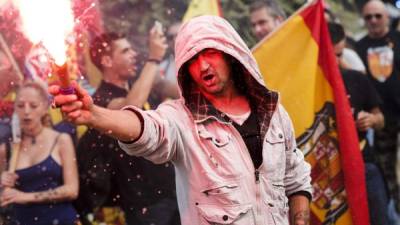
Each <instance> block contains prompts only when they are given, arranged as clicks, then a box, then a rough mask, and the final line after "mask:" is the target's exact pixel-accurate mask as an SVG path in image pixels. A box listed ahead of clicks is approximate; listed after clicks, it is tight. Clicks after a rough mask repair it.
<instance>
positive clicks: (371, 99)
mask: <svg viewBox="0 0 400 225" xmlns="http://www.w3.org/2000/svg"><path fill="white" fill-rule="evenodd" d="M328 27H329V32H330V35H331V39H332V42H333V44H334V50H335V54H336V57H337V60H338V65H340V60H341V56H342V53H343V49H344V46H345V40H346V36H345V32H344V29H343V27H342V26H341V25H340V24H337V23H329V24H328ZM341 74H342V79H343V82H344V85H345V87H346V91H347V95H348V98H349V100H350V104H351V109H352V113H353V117H354V121H355V124H356V127H357V133H358V138H359V141H360V149H361V151H362V154H363V158H364V162H365V173H366V174H365V177H366V184H367V195H368V196H367V199H368V206H369V214H370V222H371V225H386V224H387V223H388V220H387V206H388V195H387V193H386V187H385V182H384V179H383V175H382V174H381V172H380V170H379V167H378V166H377V164H376V159H375V154H374V150H373V146H372V144H371V143H370V141H369V140H368V139H367V131H368V130H371V129H373V130H380V129H382V128H383V126H384V118H383V115H382V112H381V110H380V105H381V104H382V101H381V99H380V96H379V94H378V92H377V91H376V89H375V88H374V86H373V85H372V84H371V82H370V81H369V80H368V78H367V77H366V75H364V74H363V73H361V72H358V71H355V70H348V69H343V68H341Z"/></svg>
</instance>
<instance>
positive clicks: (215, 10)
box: [183, 0, 222, 22]
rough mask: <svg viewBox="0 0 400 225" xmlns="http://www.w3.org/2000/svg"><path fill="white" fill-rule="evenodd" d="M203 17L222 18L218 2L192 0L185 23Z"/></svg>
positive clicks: (215, 0)
mask: <svg viewBox="0 0 400 225" xmlns="http://www.w3.org/2000/svg"><path fill="white" fill-rule="evenodd" d="M202 15H214V16H222V15H221V11H220V6H219V2H218V0H192V1H191V2H190V4H189V7H188V9H187V10H186V13H185V15H184V16H183V22H186V21H188V20H189V19H191V18H193V17H196V16H202Z"/></svg>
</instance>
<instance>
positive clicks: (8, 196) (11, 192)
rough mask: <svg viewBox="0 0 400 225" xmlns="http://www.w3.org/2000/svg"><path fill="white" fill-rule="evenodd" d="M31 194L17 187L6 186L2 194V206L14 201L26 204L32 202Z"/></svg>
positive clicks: (0, 199) (0, 201) (0, 200)
mask: <svg viewBox="0 0 400 225" xmlns="http://www.w3.org/2000/svg"><path fill="white" fill-rule="evenodd" d="M30 198H31V195H30V194H29V193H26V192H22V191H18V190H17V189H15V188H5V189H4V190H3V192H2V193H1V196H0V203H1V204H0V205H1V206H2V207H4V206H7V205H9V204H12V203H17V204H26V203H29V202H30Z"/></svg>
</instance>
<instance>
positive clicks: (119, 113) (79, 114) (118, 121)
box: [49, 81, 142, 142]
mask: <svg viewBox="0 0 400 225" xmlns="http://www.w3.org/2000/svg"><path fill="white" fill-rule="evenodd" d="M72 86H73V87H74V89H75V94H72V95H62V94H61V93H60V87H59V86H57V85H54V86H51V87H50V88H49V92H50V94H52V95H53V96H54V103H53V104H54V105H55V106H58V107H60V108H61V111H62V113H63V115H64V117H66V119H67V120H68V121H70V122H72V123H75V124H77V125H81V124H83V125H87V126H90V127H93V128H95V129H97V130H98V131H100V132H104V133H106V134H108V135H110V136H112V137H114V138H116V139H118V140H121V141H127V142H129V141H132V140H136V139H137V138H138V137H139V135H140V133H141V129H142V122H141V119H140V118H139V117H138V115H136V114H135V113H133V112H131V111H125V110H111V109H106V108H102V107H99V106H96V105H94V104H93V99H92V97H90V95H89V94H88V93H87V91H86V90H84V89H83V88H82V87H80V86H79V85H78V84H77V83H76V82H74V81H73V82H72Z"/></svg>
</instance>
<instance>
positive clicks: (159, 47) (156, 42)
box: [149, 26, 168, 61]
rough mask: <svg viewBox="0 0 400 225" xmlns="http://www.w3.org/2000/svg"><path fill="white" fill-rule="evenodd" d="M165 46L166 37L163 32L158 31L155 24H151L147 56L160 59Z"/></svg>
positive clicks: (166, 46) (163, 53)
mask: <svg viewBox="0 0 400 225" xmlns="http://www.w3.org/2000/svg"><path fill="white" fill-rule="evenodd" d="M167 48H168V45H167V39H166V38H165V36H164V32H162V31H160V30H159V28H157V26H153V27H152V28H151V30H150V36H149V58H150V59H156V60H160V61H161V60H162V59H163V58H164V55H165V52H166V51H167Z"/></svg>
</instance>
